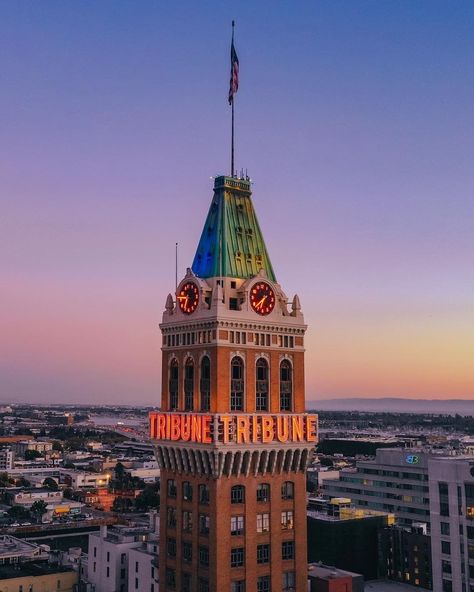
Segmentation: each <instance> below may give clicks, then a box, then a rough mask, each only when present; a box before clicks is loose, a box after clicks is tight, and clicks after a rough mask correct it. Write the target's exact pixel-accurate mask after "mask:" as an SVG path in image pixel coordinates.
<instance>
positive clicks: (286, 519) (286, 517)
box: [281, 510, 293, 530]
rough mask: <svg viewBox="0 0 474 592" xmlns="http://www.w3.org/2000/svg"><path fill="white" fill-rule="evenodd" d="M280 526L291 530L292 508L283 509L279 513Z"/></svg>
mask: <svg viewBox="0 0 474 592" xmlns="http://www.w3.org/2000/svg"><path fill="white" fill-rule="evenodd" d="M281 527H282V528H283V530H293V510H284V511H283V512H282V513H281Z"/></svg>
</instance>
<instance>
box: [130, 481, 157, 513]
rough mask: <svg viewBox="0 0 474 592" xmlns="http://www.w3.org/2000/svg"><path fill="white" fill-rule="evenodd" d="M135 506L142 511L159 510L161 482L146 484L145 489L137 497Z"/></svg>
mask: <svg viewBox="0 0 474 592" xmlns="http://www.w3.org/2000/svg"><path fill="white" fill-rule="evenodd" d="M135 506H136V508H137V510H140V511H141V512H147V511H148V510H158V509H159V507H160V485H159V483H154V484H153V485H145V488H144V489H143V491H141V492H140V493H139V494H138V495H137V497H136V498H135Z"/></svg>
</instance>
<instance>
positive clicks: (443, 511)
mask: <svg viewBox="0 0 474 592" xmlns="http://www.w3.org/2000/svg"><path fill="white" fill-rule="evenodd" d="M439 513H440V515H441V516H449V504H448V502H439Z"/></svg>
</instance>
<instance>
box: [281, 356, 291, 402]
mask: <svg viewBox="0 0 474 592" xmlns="http://www.w3.org/2000/svg"><path fill="white" fill-rule="evenodd" d="M292 398H293V380H292V376H291V364H290V362H289V361H288V360H283V361H282V363H281V364H280V411H291V408H292Z"/></svg>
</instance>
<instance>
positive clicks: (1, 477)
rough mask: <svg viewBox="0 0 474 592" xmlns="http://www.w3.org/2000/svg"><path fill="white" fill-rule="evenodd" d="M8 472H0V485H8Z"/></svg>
mask: <svg viewBox="0 0 474 592" xmlns="http://www.w3.org/2000/svg"><path fill="white" fill-rule="evenodd" d="M8 484H9V481H8V473H0V487H8Z"/></svg>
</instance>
